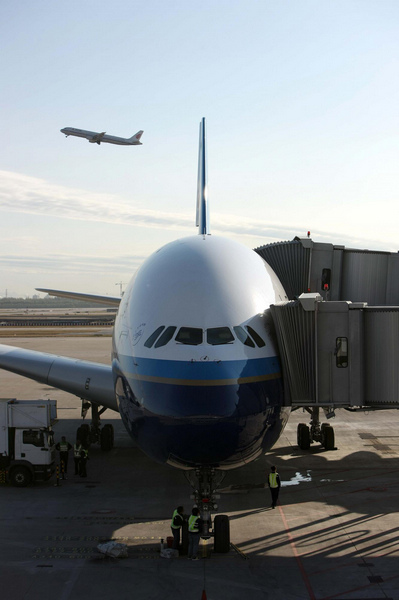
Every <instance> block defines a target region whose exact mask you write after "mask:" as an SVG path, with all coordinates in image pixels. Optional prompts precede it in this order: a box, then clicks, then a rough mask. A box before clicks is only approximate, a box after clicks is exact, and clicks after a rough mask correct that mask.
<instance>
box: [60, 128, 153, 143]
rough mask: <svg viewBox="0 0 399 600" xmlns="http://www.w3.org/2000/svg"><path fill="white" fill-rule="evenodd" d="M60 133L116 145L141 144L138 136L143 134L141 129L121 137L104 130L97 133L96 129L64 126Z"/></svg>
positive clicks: (91, 141) (93, 141)
mask: <svg viewBox="0 0 399 600" xmlns="http://www.w3.org/2000/svg"><path fill="white" fill-rule="evenodd" d="M60 131H61V133H64V134H65V135H66V137H68V136H69V135H74V136H76V137H81V138H85V139H86V140H88V141H89V142H90V143H91V144H98V145H100V144H101V143H107V144H117V145H118V146H142V142H140V138H141V136H142V135H143V133H144V132H143V131H141V130H140V131H138V132H137V133H135V134H134V135H132V137H131V138H121V137H116V136H115V135H106V133H105V131H102V132H101V133H98V132H97V131H86V130H85V129H76V128H75V127H64V129H60Z"/></svg>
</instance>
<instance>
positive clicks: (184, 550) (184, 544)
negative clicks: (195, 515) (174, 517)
mask: <svg viewBox="0 0 399 600" xmlns="http://www.w3.org/2000/svg"><path fill="white" fill-rule="evenodd" d="M179 554H180V555H181V556H187V554H188V521H184V522H183V525H182V528H181V546H180V549H179Z"/></svg>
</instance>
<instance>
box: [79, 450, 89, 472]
mask: <svg viewBox="0 0 399 600" xmlns="http://www.w3.org/2000/svg"><path fill="white" fill-rule="evenodd" d="M88 460H89V452H88V450H87V448H84V447H83V446H82V449H81V451H80V461H79V475H80V476H81V477H87V471H86V463H87V461H88Z"/></svg>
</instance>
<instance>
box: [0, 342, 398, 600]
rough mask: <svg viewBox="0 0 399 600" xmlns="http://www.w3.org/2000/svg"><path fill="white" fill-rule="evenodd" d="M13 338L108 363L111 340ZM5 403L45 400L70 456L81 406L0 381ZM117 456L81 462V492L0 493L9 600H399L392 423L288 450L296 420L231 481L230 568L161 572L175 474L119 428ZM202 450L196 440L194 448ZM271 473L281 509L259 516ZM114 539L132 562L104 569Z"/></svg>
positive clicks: (371, 421)
mask: <svg viewBox="0 0 399 600" xmlns="http://www.w3.org/2000/svg"><path fill="white" fill-rule="evenodd" d="M20 335H21V334H19V336H18V337H14V336H12V337H9V338H2V339H1V343H4V344H8V345H15V346H21V347H24V348H28V349H33V350H41V351H45V352H51V353H56V354H61V355H65V356H70V357H76V358H84V359H88V360H94V361H97V362H104V363H107V362H109V357H110V352H111V339H110V337H109V335H108V332H107V333H106V334H104V335H103V334H102V333H101V331H95V332H93V334H91V335H90V336H88V337H86V336H74V334H73V333H71V335H64V336H57V337H55V336H52V335H50V334H48V335H47V337H20ZM0 382H1V396H2V397H9V398H19V399H38V398H53V399H56V400H57V402H58V417H59V422H58V423H57V425H56V426H55V437H56V441H58V440H59V439H60V437H61V435H66V436H67V439H69V441H71V442H72V443H73V441H74V436H75V431H76V429H77V427H78V426H79V424H80V409H81V407H80V401H79V399H78V398H75V397H74V396H71V395H69V394H66V393H64V392H61V391H59V390H55V389H53V388H48V387H46V386H44V385H42V384H38V383H35V382H33V381H29V380H27V379H24V378H22V377H19V376H16V375H12V374H10V373H7V372H5V371H0ZM103 422H110V423H111V422H112V423H113V425H114V427H115V434H116V436H115V448H114V449H113V450H112V451H111V452H110V453H102V452H101V451H100V450H99V449H98V448H96V447H92V448H91V450H90V461H89V463H88V478H87V479H86V480H82V479H80V478H78V477H75V476H74V475H73V474H72V473H70V474H69V478H68V480H67V481H64V482H61V483H62V485H61V486H59V487H55V486H54V483H55V481H54V480H52V481H50V482H48V483H43V484H36V485H35V486H33V487H30V488H24V489H17V488H12V487H9V486H1V487H0V497H1V515H0V519H1V531H0V539H1V545H0V575H1V582H2V589H3V591H2V597H4V598H5V600H28V599H29V600H36V599H39V598H40V599H41V600H50V599H51V600H54V599H57V600H91V599H93V600H94V599H96V600H102V599H110V598H118V600H125V599H126V600H127V599H129V600H131V599H132V598H134V599H151V600H152V599H162V600H172V599H173V600H176V599H178V600H180V599H181V600H191V599H193V600H201V598H202V597H203V596H202V594H203V590H204V589H205V592H206V598H207V600H220V599H222V600H243V599H244V600H250V599H254V600H258V599H259V600H266V599H270V600H271V599H273V600H291V599H292V600H294V599H295V600H298V599H299V600H335V599H336V600H349V599H350V600H362V599H365V598H367V599H369V600H371V599H380V598H381V599H382V598H384V599H385V600H386V599H389V598H391V599H395V600H399V573H398V568H397V565H398V558H399V542H398V532H399V514H398V510H399V434H398V423H399V414H398V412H397V411H394V410H390V411H382V412H380V413H370V414H368V415H367V414H364V413H348V412H346V411H338V413H337V417H336V418H335V420H334V421H333V422H332V424H333V425H334V428H335V440H336V447H337V448H336V450H334V451H330V452H326V451H325V450H324V449H323V448H322V447H321V446H319V445H318V444H315V445H312V447H311V449H310V451H301V450H299V449H298V447H297V446H296V427H297V424H298V423H299V422H308V418H307V415H306V414H304V413H302V412H300V411H297V412H295V413H292V415H291V417H290V420H289V422H288V425H287V427H286V429H285V431H284V432H283V435H282V436H281V438H280V440H279V441H278V443H277V445H276V446H275V448H274V449H273V451H272V452H270V453H268V454H267V455H266V456H263V457H262V458H261V459H259V460H258V461H256V462H255V463H252V464H250V465H248V466H246V467H243V468H241V469H237V470H235V471H231V472H228V474H227V475H226V478H225V480H224V481H223V483H222V485H221V489H220V495H221V498H220V512H221V513H223V514H228V515H229V516H230V519H231V541H232V543H233V544H234V546H235V547H236V549H234V548H232V549H231V551H230V553H229V554H227V555H223V554H219V555H218V554H214V553H213V552H211V550H212V543H211V542H210V543H208V544H206V545H205V544H204V545H203V549H202V552H203V553H204V555H207V556H210V557H209V558H205V559H203V560H201V561H197V562H191V561H188V560H186V559H185V558H184V557H180V558H179V559H172V560H167V559H162V558H160V556H159V551H158V550H159V542H160V538H166V537H167V536H168V535H170V519H171V515H172V512H173V510H174V508H175V507H176V506H177V505H179V504H183V505H184V508H185V512H187V513H188V512H189V511H190V509H191V504H190V502H191V501H190V498H189V495H190V492H191V490H190V488H189V486H188V484H187V482H186V480H185V478H184V476H183V474H182V472H180V471H177V470H175V469H172V468H171V467H165V466H161V465H157V464H155V463H153V462H152V461H150V460H149V459H148V458H147V457H146V456H144V455H143V454H142V453H141V452H140V451H139V450H138V449H137V448H135V447H134V445H133V442H132V441H131V440H130V438H129V436H128V435H127V433H126V432H125V430H124V428H123V425H122V423H121V420H120V418H119V416H118V415H117V414H116V413H112V412H110V411H106V412H105V414H104V417H103ZM204 443H206V440H204ZM272 464H275V465H276V466H277V470H278V472H279V473H280V477H281V479H282V481H283V487H282V489H281V493H280V504H279V505H278V507H277V509H276V510H272V509H271V508H269V506H270V495H269V490H268V489H267V487H266V478H267V473H268V469H269V467H270V465H272ZM110 538H116V539H118V540H120V541H123V542H124V543H126V544H127V545H128V547H129V558H126V559H123V560H119V561H113V560H111V559H105V560H101V559H99V558H98V555H97V553H96V546H97V544H98V543H99V541H101V540H104V539H110Z"/></svg>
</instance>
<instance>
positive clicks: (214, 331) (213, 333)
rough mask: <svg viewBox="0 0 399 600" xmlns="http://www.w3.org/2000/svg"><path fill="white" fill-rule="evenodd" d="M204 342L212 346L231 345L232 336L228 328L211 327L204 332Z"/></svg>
mask: <svg viewBox="0 0 399 600" xmlns="http://www.w3.org/2000/svg"><path fill="white" fill-rule="evenodd" d="M206 341H207V342H208V344H212V346H218V345H220V344H232V343H233V342H234V336H233V334H232V333H231V331H230V329H229V328H228V327H212V328H211V329H207V330H206Z"/></svg>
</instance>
